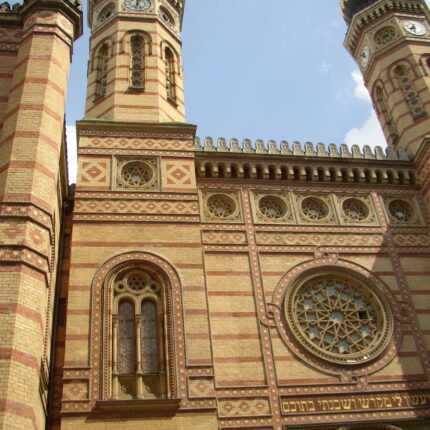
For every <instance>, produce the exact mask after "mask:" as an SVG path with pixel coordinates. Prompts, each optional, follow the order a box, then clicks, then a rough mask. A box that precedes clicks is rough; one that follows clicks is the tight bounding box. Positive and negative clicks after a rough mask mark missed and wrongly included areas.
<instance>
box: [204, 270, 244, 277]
mask: <svg viewBox="0 0 430 430" xmlns="http://www.w3.org/2000/svg"><path fill="white" fill-rule="evenodd" d="M206 274H207V275H208V276H251V272H248V271H246V270H243V271H238V270H235V271H233V270H231V271H226V270H209V271H208V272H206Z"/></svg>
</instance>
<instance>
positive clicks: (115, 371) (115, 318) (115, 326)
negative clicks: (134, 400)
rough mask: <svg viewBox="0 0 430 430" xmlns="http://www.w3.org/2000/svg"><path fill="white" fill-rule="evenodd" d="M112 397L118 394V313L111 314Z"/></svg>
mask: <svg viewBox="0 0 430 430" xmlns="http://www.w3.org/2000/svg"><path fill="white" fill-rule="evenodd" d="M112 362H113V363H112V374H113V383H112V398H114V399H117V398H118V396H119V387H118V315H113V316H112Z"/></svg>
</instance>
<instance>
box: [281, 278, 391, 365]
mask: <svg viewBox="0 0 430 430" xmlns="http://www.w3.org/2000/svg"><path fill="white" fill-rule="evenodd" d="M285 314H286V318H287V323H288V325H289V327H290V329H291V331H292V332H293V334H294V335H295V337H296V338H297V340H298V341H299V342H300V343H301V345H302V346H303V347H304V348H306V349H307V350H308V351H310V352H312V353H314V354H316V355H318V356H319V357H321V358H323V359H325V360H328V361H331V362H335V363H341V364H360V363H364V362H367V361H369V360H371V359H373V358H375V357H376V356H377V355H379V354H380V353H381V352H382V351H383V350H384V349H385V348H386V346H387V343H388V341H389V338H390V336H389V334H390V333H391V330H392V329H391V326H392V323H391V313H390V312H389V310H388V305H387V304H386V303H385V302H384V300H383V299H382V298H381V297H379V296H378V295H377V294H376V293H375V292H374V291H373V290H371V289H370V288H369V287H367V286H366V285H364V284H362V283H360V282H358V281H356V280H354V279H351V278H347V277H345V276H339V275H335V274H333V275H325V276H316V277H313V278H311V279H310V280H308V281H306V282H304V283H301V284H298V285H296V288H294V287H293V288H292V289H291V290H289V292H288V293H287V296H286V298H285Z"/></svg>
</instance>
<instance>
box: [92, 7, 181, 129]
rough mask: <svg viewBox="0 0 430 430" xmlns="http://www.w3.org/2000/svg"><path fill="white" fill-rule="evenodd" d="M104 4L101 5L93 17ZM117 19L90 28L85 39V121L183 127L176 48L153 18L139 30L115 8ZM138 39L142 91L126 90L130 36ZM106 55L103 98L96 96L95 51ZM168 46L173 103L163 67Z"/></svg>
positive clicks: (178, 50) (173, 37)
mask: <svg viewBox="0 0 430 430" xmlns="http://www.w3.org/2000/svg"><path fill="white" fill-rule="evenodd" d="M105 5H106V3H104V4H101V5H100V6H99V7H98V8H97V10H96V13H98V12H99V11H100V9H102V8H103V7H104V6H105ZM121 17H122V19H121V18H120V17H114V18H113V19H111V20H109V21H107V22H105V23H104V24H102V25H99V26H96V27H95V29H94V31H93V32H92V35H91V41H90V60H89V70H88V86H87V96H86V109H85V118H87V119H95V118H100V119H107V120H115V121H138V122H148V123H151V122H153V123H157V122H184V121H185V105H184V84H183V72H182V64H181V43H180V40H179V38H178V36H177V35H176V34H175V33H174V32H172V31H170V30H169V29H168V28H167V27H166V26H165V24H163V23H162V22H161V21H160V19H159V18H157V16H156V15H155V16H151V17H150V20H149V22H146V23H145V25H144V29H145V30H144V32H143V33H142V32H141V29H142V23H141V21H140V20H139V19H138V17H137V16H136V14H134V15H133V17H132V18H131V19H130V17H128V19H124V18H127V14H126V11H124V10H123V9H121ZM134 34H140V35H142V37H143V39H144V41H145V42H144V73H143V74H144V88H142V89H140V90H136V89H132V88H130V85H131V84H130V73H131V72H130V61H131V60H130V58H131V52H130V37H131V36H132V35H134ZM103 46H106V47H107V48H108V51H109V55H108V57H109V58H108V64H107V78H106V81H107V84H106V94H105V95H104V96H103V97H99V96H98V94H97V88H98V55H99V52H100V48H102V47H103ZM166 46H170V47H172V51H173V52H174V54H175V84H176V85H175V88H176V100H175V102H176V103H172V102H171V101H169V100H168V99H167V94H166V66H165V62H164V59H163V55H164V54H163V49H164V48H165V47H166Z"/></svg>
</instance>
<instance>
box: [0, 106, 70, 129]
mask: <svg viewBox="0 0 430 430" xmlns="http://www.w3.org/2000/svg"><path fill="white" fill-rule="evenodd" d="M19 111H41V112H44V113H46V114H48V115H50V116H51V117H52V118H53V119H55V120H56V121H57V122H59V123H60V124H61V122H62V120H63V117H62V116H61V115H58V113H57V112H54V111H53V110H52V109H50V108H48V107H47V106H46V105H43V104H36V103H20V104H19V105H18V106H15V107H14V108H13V109H12V110H11V111H9V112H8V113H7V114H6V115H5V116H4V120H6V119H8V118H10V117H11V116H12V115H14V114H16V113H17V112H19Z"/></svg>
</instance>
